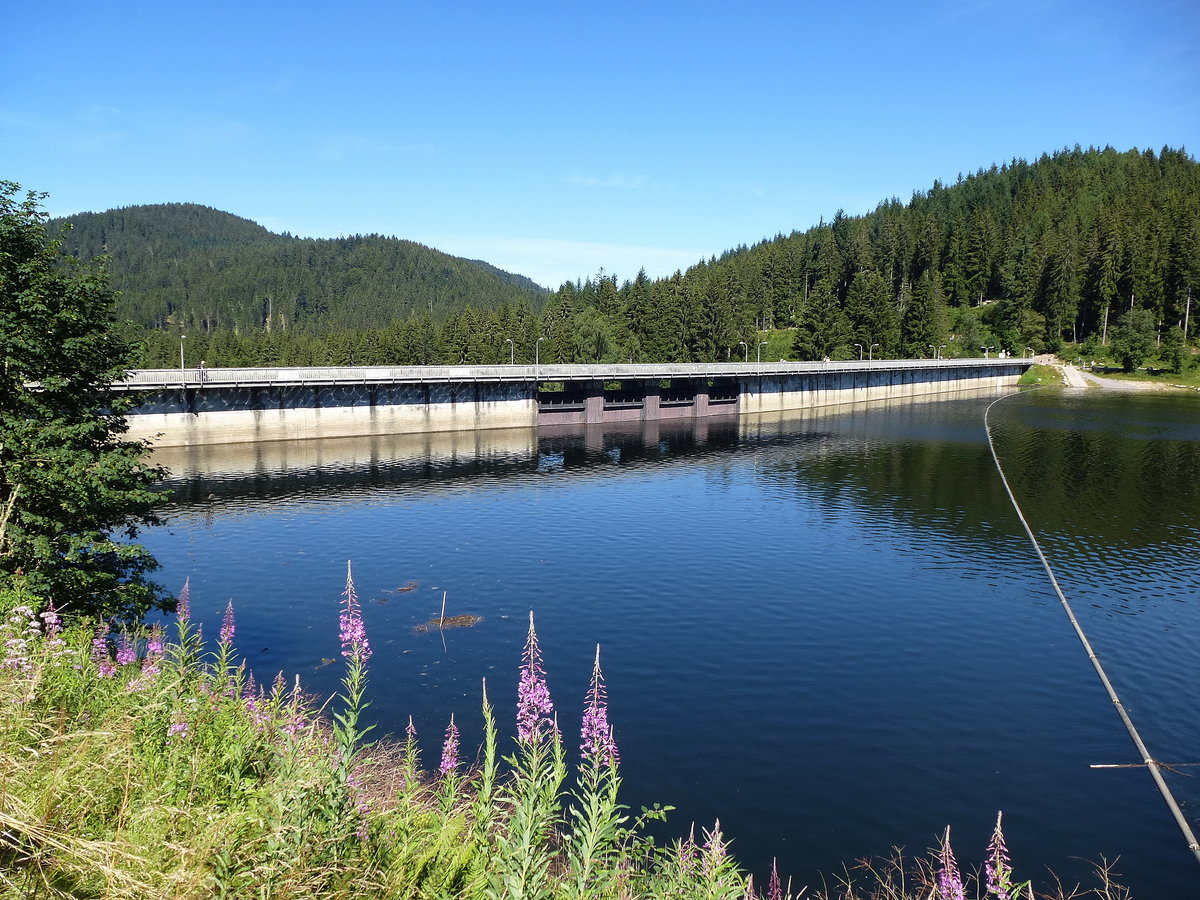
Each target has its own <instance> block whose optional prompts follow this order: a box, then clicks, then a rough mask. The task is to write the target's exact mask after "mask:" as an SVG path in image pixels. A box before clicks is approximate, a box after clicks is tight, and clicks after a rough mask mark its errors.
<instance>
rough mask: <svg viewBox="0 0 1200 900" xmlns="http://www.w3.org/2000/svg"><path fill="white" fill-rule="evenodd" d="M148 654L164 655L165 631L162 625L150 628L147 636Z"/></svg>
mask: <svg viewBox="0 0 1200 900" xmlns="http://www.w3.org/2000/svg"><path fill="white" fill-rule="evenodd" d="M146 655H147V656H162V655H163V633H162V626H161V625H155V626H154V627H153V628H151V629H150V634H149V635H148V636H147V637H146Z"/></svg>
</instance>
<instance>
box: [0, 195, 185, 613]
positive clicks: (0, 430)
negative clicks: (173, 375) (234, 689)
mask: <svg viewBox="0 0 1200 900" xmlns="http://www.w3.org/2000/svg"><path fill="white" fill-rule="evenodd" d="M19 191H20V189H19V187H18V186H17V185H15V184H13V183H11V182H0V524H2V525H3V530H2V533H0V593H3V592H4V591H5V590H6V589H18V588H19V589H21V591H22V593H24V594H25V595H26V596H28V595H32V596H34V597H36V598H39V599H40V600H42V601H44V602H49V601H53V602H54V604H55V605H56V606H57V607H58V609H59V610H60V611H62V612H64V613H68V614H77V615H79V614H99V615H104V616H110V617H118V618H127V619H132V618H136V617H139V616H141V615H143V614H144V613H145V612H146V611H147V610H149V609H150V608H152V607H155V606H159V607H161V606H164V605H166V603H167V602H169V601H166V600H165V599H164V597H163V594H162V592H161V590H160V588H159V587H158V586H157V585H155V584H153V583H152V582H150V581H149V580H148V578H147V575H148V573H149V572H150V571H152V570H153V569H154V568H155V567H156V563H155V561H154V559H153V558H152V557H151V556H150V555H149V553H148V552H147V551H146V550H145V549H144V548H143V547H141V546H140V545H137V544H131V543H125V542H122V541H121V540H119V538H120V537H124V538H130V539H132V538H134V537H136V535H137V533H138V529H139V526H141V525H144V524H150V523H153V522H154V521H155V519H154V508H155V507H156V505H157V503H158V502H159V499H160V495H159V494H158V493H157V492H155V490H154V484H155V482H156V481H157V480H158V478H159V477H160V476H161V472H160V470H158V469H156V468H155V467H152V466H149V465H147V464H145V463H143V462H142V461H141V458H142V456H143V454H144V453H145V451H146V449H147V447H146V445H145V444H144V443H142V442H139V441H130V440H126V439H125V438H124V437H123V434H124V432H125V430H126V426H125V421H124V418H123V416H122V413H123V411H124V410H125V409H126V408H127V404H128V400H127V399H126V397H125V396H124V395H122V394H119V393H115V392H113V391H112V390H111V385H112V383H113V382H114V381H115V380H117V379H119V378H121V377H122V376H123V375H124V373H125V371H126V366H127V365H128V363H129V358H130V355H131V349H132V348H131V347H130V345H129V343H128V341H127V340H125V339H124V338H123V337H122V336H121V333H120V331H119V330H118V329H117V327H116V325H115V323H114V322H113V319H112V309H113V303H114V297H113V294H112V292H111V291H110V290H109V288H108V280H107V276H106V274H105V272H104V270H103V268H101V267H100V266H99V265H96V264H94V263H92V264H88V263H81V262H80V261H78V260H76V259H74V258H70V257H66V256H64V255H62V253H61V246H60V242H59V241H57V240H51V239H50V237H49V235H48V234H47V229H46V216H45V215H44V214H43V213H42V212H40V211H39V209H38V203H39V201H40V200H41V199H42V195H38V194H33V193H30V194H28V195H26V196H25V198H24V199H23V200H22V199H19V196H18V195H19Z"/></svg>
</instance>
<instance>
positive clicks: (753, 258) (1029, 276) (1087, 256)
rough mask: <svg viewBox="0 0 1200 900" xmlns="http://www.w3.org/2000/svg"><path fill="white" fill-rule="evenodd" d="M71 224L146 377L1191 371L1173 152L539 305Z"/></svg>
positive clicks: (386, 256) (1058, 169)
mask: <svg viewBox="0 0 1200 900" xmlns="http://www.w3.org/2000/svg"><path fill="white" fill-rule="evenodd" d="M73 221H74V222H75V223H76V228H75V231H74V232H73V233H72V236H71V237H70V244H71V248H72V249H76V250H78V251H79V252H80V253H82V254H83V255H85V256H88V255H94V254H95V253H98V252H100V251H103V250H107V252H108V253H109V254H110V255H111V256H112V257H113V264H112V275H113V286H114V287H116V288H118V289H120V290H122V291H123V292H124V301H123V302H124V304H125V307H124V311H125V312H126V313H127V314H128V315H129V316H130V317H131V318H133V319H134V320H135V321H137V322H139V323H141V324H142V325H143V326H145V327H146V328H147V329H148V330H147V332H146V340H145V344H146V352H145V354H144V355H143V359H142V360H141V363H142V364H143V365H174V364H177V361H178V359H179V335H180V334H181V333H183V332H186V333H187V335H188V337H187V346H188V347H190V348H192V350H191V354H192V355H193V356H194V357H195V358H205V359H206V360H207V362H208V364H209V365H215V366H223V365H273V364H279V365H300V364H317V365H352V364H358V365H372V364H432V363H451V364H453V363H498V362H507V361H508V360H509V359H510V358H511V359H514V360H516V361H518V362H533V360H534V357H535V354H540V358H541V359H542V360H545V361H549V362H568V363H569V362H618V361H621V362H623V361H640V362H669V361H697V362H703V361H712V360H727V359H733V358H738V356H741V357H742V358H750V357H757V356H758V355H759V354H760V353H761V354H762V358H763V359H768V358H769V359H779V358H789V359H821V358H822V357H829V358H831V359H849V358H852V357H857V356H858V355H860V354H862V355H864V356H865V355H867V354H870V355H872V356H874V357H877V358H878V357H922V356H932V355H934V354H935V353H938V354H941V355H943V356H947V357H965V356H982V355H984V353H991V352H993V351H996V352H999V351H1000V350H1007V351H1010V352H1012V353H1017V354H1020V353H1023V352H1024V351H1025V349H1026V348H1031V349H1033V350H1035V351H1039V352H1040V351H1042V350H1060V349H1062V348H1063V347H1064V345H1071V346H1069V347H1068V348H1067V349H1070V350H1072V351H1074V352H1078V353H1084V354H1087V355H1089V356H1093V357H1098V358H1103V357H1104V355H1105V354H1106V353H1111V354H1112V355H1113V358H1117V356H1118V354H1117V351H1116V349H1115V346H1114V344H1115V343H1121V344H1123V345H1124V346H1126V347H1129V346H1134V347H1140V348H1141V350H1139V351H1138V353H1135V354H1133V355H1132V356H1125V357H1123V360H1124V361H1123V364H1124V365H1126V367H1130V366H1131V365H1138V364H1140V363H1139V362H1137V361H1136V360H1137V359H1138V358H1143V359H1144V358H1146V357H1147V356H1148V355H1153V353H1160V352H1161V354H1162V358H1164V359H1165V358H1167V355H1168V348H1174V349H1172V350H1171V351H1170V352H1171V353H1172V354H1174V359H1176V360H1182V359H1184V357H1185V356H1186V357H1187V358H1189V359H1190V355H1189V354H1187V353H1186V350H1187V346H1186V345H1187V343H1188V342H1189V341H1191V340H1192V339H1193V338H1194V336H1195V335H1196V333H1197V330H1198V328H1197V321H1198V320H1200V165H1198V164H1197V163H1196V161H1195V160H1194V159H1192V158H1191V157H1190V156H1189V155H1188V154H1187V153H1186V152H1185V151H1183V150H1172V149H1170V148H1164V149H1163V150H1162V151H1161V152H1158V153H1156V152H1154V151H1152V150H1129V151H1123V152H1122V151H1117V150H1114V149H1112V148H1105V149H1103V150H1099V149H1092V148H1089V149H1087V150H1082V149H1080V148H1078V147H1076V148H1075V149H1073V150H1063V151H1060V152H1057V153H1054V154H1053V155H1044V156H1042V157H1041V158H1040V159H1038V160H1036V161H1034V162H1026V161H1024V160H1013V161H1011V162H1009V163H1006V164H1004V165H999V166H992V167H991V168H989V169H986V170H980V171H978V172H976V173H974V174H973V175H970V176H968V177H965V178H962V177H960V178H959V179H958V181H957V183H955V184H953V185H944V184H940V183H935V184H934V185H933V186H932V187H931V188H930V189H928V190H923V191H918V192H916V193H914V194H913V196H912V199H911V200H910V201H909V202H907V203H905V202H901V201H900V200H898V199H891V200H887V201H884V202H882V203H880V204H879V205H878V207H877V208H876V209H875V210H874V211H873V212H870V213H868V214H866V215H862V216H847V215H845V214H844V213H842V212H841V211H838V212H837V213H835V214H834V215H833V216H832V218H831V219H829V220H828V221H825V220H822V221H821V222H819V223H818V224H816V225H814V226H812V227H810V228H808V229H807V230H805V231H794V232H792V233H791V234H788V235H782V234H781V235H778V236H776V237H775V238H773V239H770V240H764V241H762V242H760V243H757V244H754V245H753V246H742V247H739V248H736V249H732V250H730V251H728V252H726V253H724V254H722V255H721V256H720V257H719V258H713V259H710V260H708V261H706V262H702V263H700V264H698V265H696V266H693V267H692V268H690V269H689V270H688V271H687V272H676V273H675V274H674V275H673V276H672V277H670V278H664V279H659V280H651V279H649V278H647V277H646V276H645V275H644V274H643V273H639V275H638V276H637V278H635V279H634V280H632V281H626V282H624V283H618V281H617V280H616V278H615V277H613V276H610V275H603V274H602V275H600V276H597V277H595V278H593V279H588V280H585V281H580V282H575V283H567V284H564V285H562V286H561V287H559V288H558V290H557V291H556V292H554V293H553V294H551V295H549V296H547V295H546V294H544V293H539V292H538V291H537V290H536V288H535V287H531V286H530V283H529V282H528V280H527V279H522V278H520V277H519V276H510V275H508V274H507V273H502V272H498V271H497V270H495V269H493V268H492V267H490V266H488V265H486V264H476V263H472V262H469V261H466V260H462V259H456V258H454V257H450V256H446V255H445V254H441V253H438V252H437V251H434V250H430V249H428V248H426V247H421V246H419V245H417V244H412V243H408V242H406V241H398V240H395V239H389V238H381V237H375V236H369V237H358V236H356V237H352V238H345V239H339V240H331V241H323V240H299V239H296V238H293V237H291V236H289V235H276V234H271V233H270V232H268V231H266V230H265V229H262V228H259V227H258V226H257V225H255V224H254V223H252V222H247V221H246V220H244V219H239V218H237V217H235V216H230V215H227V214H225V213H220V212H217V211H215V210H209V209H205V208H204V207H196V206H182V205H170V206H155V207H133V208H130V209H126V210H116V211H113V212H109V213H104V214H100V215H96V216H92V215H84V216H77V217H74V219H73ZM1193 299H1194V300H1196V301H1197V302H1196V303H1194V304H1192V303H1191V301H1192V300H1193ZM1192 307H1195V308H1194V309H1193V308H1192ZM1185 323H1186V325H1187V326H1188V327H1187V331H1188V333H1187V335H1184V333H1183V329H1181V327H1180V326H1184V325H1185ZM1114 339H1115V340H1114ZM509 341H511V342H512V343H511V344H510V343H509ZM1147 348H1148V349H1147ZM1180 348H1182V349H1180ZM1176 351H1178V352H1176ZM1139 353H1140V357H1139ZM172 360H175V361H176V362H172Z"/></svg>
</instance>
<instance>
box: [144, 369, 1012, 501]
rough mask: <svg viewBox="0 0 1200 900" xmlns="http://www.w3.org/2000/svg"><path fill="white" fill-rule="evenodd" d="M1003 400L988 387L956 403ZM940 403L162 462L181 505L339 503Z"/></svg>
mask: <svg viewBox="0 0 1200 900" xmlns="http://www.w3.org/2000/svg"><path fill="white" fill-rule="evenodd" d="M996 394H997V391H996V390H995V389H987V390H979V391H965V392H960V393H958V394H956V395H955V397H956V398H961V399H969V398H971V397H986V396H995V395H996ZM937 402H938V401H934V400H930V399H929V398H925V399H924V400H892V401H879V402H875V403H854V404H842V405H840V406H829V407H822V408H820V409H816V410H811V411H806V412H803V413H800V412H791V413H774V414H759V415H742V416H738V415H726V416H718V417H708V418H701V419H676V420H666V421H661V420H650V421H643V422H636V421H627V422H607V423H600V424H593V425H544V426H542V427H539V428H492V429H479V430H475V431H446V432H429V433H423V434H394V435H364V436H361V437H347V438H315V439H302V440H289V441H259V442H254V443H241V444H197V445H193V446H189V447H182V446H165V447H159V448H157V449H156V450H155V451H154V454H153V458H152V461H153V462H154V463H156V464H159V465H163V466H165V467H166V468H167V469H168V470H169V472H170V476H169V477H168V478H167V480H166V485H167V487H169V488H170V489H171V491H172V492H173V495H174V500H175V502H177V503H181V504H184V505H187V504H190V503H205V502H212V501H220V500H221V499H223V498H225V497H232V496H240V495H244V494H246V493H250V494H253V495H255V496H257V497H260V498H269V497H281V496H288V495H293V494H300V493H303V494H316V495H324V496H334V495H337V494H339V493H343V492H351V493H355V492H359V491H364V490H368V491H369V490H379V489H389V488H394V487H397V486H399V485H402V484H422V485H426V486H429V485H446V486H453V485H455V484H461V483H464V482H465V481H467V480H469V479H475V478H480V477H485V478H489V479H497V480H503V479H505V478H510V477H515V478H520V477H523V476H526V475H528V474H530V473H532V472H535V471H549V470H568V469H569V470H574V471H577V472H578V473H580V474H585V473H586V472H588V471H591V464H592V463H593V462H594V461H595V460H596V459H598V458H603V457H607V458H608V459H609V460H611V461H613V462H620V463H621V464H622V465H623V466H636V465H638V464H643V463H644V464H647V465H651V464H653V465H662V464H664V463H666V462H668V461H670V460H675V461H679V462H683V461H686V460H687V458H688V457H690V456H694V455H697V454H704V453H709V452H714V451H726V450H732V449H736V448H738V447H739V446H742V445H746V444H752V445H753V446H754V447H755V448H757V449H758V450H759V451H761V450H763V449H764V448H766V447H769V446H770V445H772V444H780V445H786V444H787V443H788V442H790V441H793V440H794V439H796V438H798V437H803V438H805V439H807V440H811V441H814V442H819V443H825V442H827V441H828V440H830V438H829V436H828V435H827V434H826V431H827V426H825V425H824V424H823V423H824V421H825V420H827V419H829V418H833V417H840V418H842V419H843V420H846V418H847V417H849V418H850V419H854V418H858V417H862V421H863V422H864V423H865V424H866V425H867V426H868V427H869V426H871V425H877V426H878V427H880V428H886V429H891V430H895V429H897V428H903V427H904V426H903V425H902V424H901V423H900V422H897V421H894V420H893V419H894V417H892V416H890V415H888V414H887V413H888V411H901V410H908V409H912V410H914V411H915V409H917V408H919V407H921V406H925V405H927V404H929V403H937ZM901 418H902V420H903V421H907V420H908V417H907V416H902V417H901ZM974 437H976V438H978V439H981V435H980V436H974Z"/></svg>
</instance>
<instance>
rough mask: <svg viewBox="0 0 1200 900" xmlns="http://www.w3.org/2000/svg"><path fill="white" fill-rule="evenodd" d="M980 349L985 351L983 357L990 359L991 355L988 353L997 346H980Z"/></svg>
mask: <svg viewBox="0 0 1200 900" xmlns="http://www.w3.org/2000/svg"><path fill="white" fill-rule="evenodd" d="M979 349H980V350H982V351H983V358H984V359H989V358H990V357H989V356H988V354H989V353H991V352H992V351H993V350H995V349H996V348H995V347H980V348H979Z"/></svg>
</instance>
